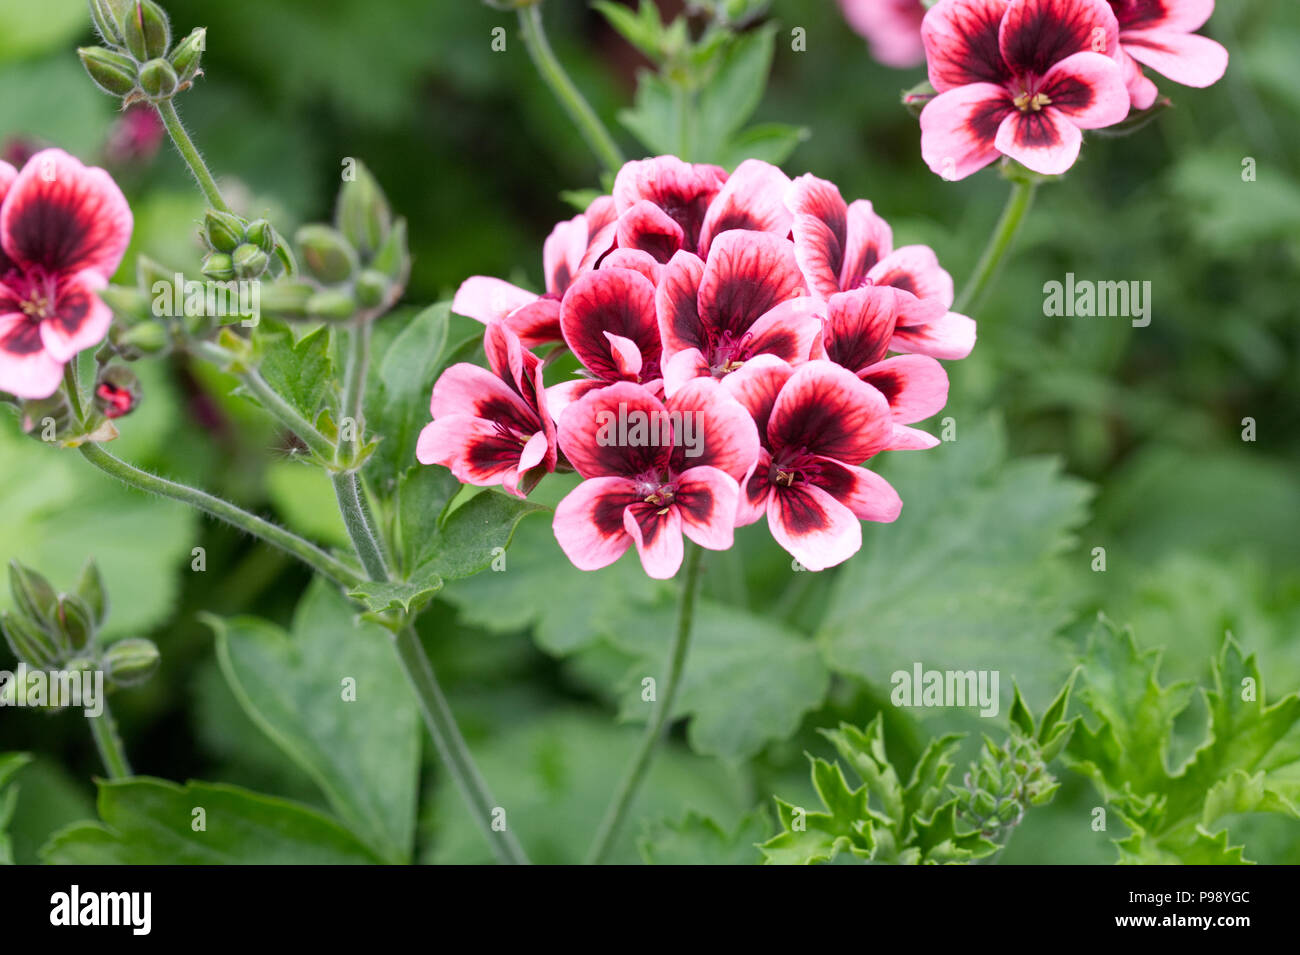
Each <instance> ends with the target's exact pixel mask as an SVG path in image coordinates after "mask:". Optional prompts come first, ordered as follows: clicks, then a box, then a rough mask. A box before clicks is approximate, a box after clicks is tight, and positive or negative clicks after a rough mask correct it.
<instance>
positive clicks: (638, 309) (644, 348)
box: [560, 268, 662, 381]
mask: <svg viewBox="0 0 1300 955" xmlns="http://www.w3.org/2000/svg"><path fill="white" fill-rule="evenodd" d="M560 327H561V329H562V330H563V331H564V340H565V342H567V343H568V345H569V348H571V349H572V350H573V353H574V354H575V355H577V356H578V360H579V361H581V362H582V364H583V365H584V367H586V369H587V370H588V371H590V372H591V373H592V374H593V375H595V376H596V377H597V378H602V379H604V380H605V381H618V380H619V379H621V378H622V377H623V375H622V374H621V373H620V371H619V367H618V363H617V362H616V361H615V360H614V357H613V354H612V352H611V347H610V343H609V339H608V338H606V337H605V333H606V332H610V333H611V334H614V335H619V336H621V337H623V338H627V339H630V340H631V341H633V342H634V343H635V344H636V346H637V348H639V349H640V351H641V360H642V368H643V369H646V370H647V371H649V370H652V369H657V368H658V365H659V359H660V357H661V354H660V353H661V350H662V348H661V345H660V339H659V323H658V321H657V319H656V317H655V288H654V286H653V285H651V284H650V283H649V282H648V281H647V280H646V278H645V276H643V275H642V274H641V273H640V272H634V271H632V270H631V269H615V268H610V269H598V270H596V271H595V272H588V273H587V274H585V275H583V276H581V277H580V278H579V279H578V280H577V281H576V282H574V283H573V286H572V287H571V288H570V289H569V291H568V292H566V293H565V295H564V301H563V302H562V303H561V305H560Z"/></svg>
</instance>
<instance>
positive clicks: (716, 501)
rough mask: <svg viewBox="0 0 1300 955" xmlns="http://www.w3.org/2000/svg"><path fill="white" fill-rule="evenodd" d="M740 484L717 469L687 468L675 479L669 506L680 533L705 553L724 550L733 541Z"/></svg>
mask: <svg viewBox="0 0 1300 955" xmlns="http://www.w3.org/2000/svg"><path fill="white" fill-rule="evenodd" d="M739 504H740V485H739V484H737V483H736V479H735V478H733V477H732V476H731V475H730V474H727V473H726V472H725V471H719V470H718V469H717V468H708V467H700V468H691V469H690V470H689V471H685V472H684V473H682V474H681V475H679V476H678V478H677V494H676V496H675V497H674V498H673V507H674V508H675V509H676V510H677V512H678V513H679V514H680V515H681V520H682V533H684V534H685V535H686V536H687V537H689V538H690V539H691V540H693V541H695V543H697V544H699V545H700V546H701V547H705V548H708V549H709V550H727V549H728V548H729V547H731V545H732V544H733V543H734V541H735V534H736V512H737V509H738V507H739Z"/></svg>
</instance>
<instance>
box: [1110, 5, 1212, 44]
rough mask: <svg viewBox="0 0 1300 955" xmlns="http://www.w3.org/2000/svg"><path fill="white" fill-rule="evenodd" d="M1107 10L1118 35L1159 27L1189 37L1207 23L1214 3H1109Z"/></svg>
mask: <svg viewBox="0 0 1300 955" xmlns="http://www.w3.org/2000/svg"><path fill="white" fill-rule="evenodd" d="M1111 7H1112V8H1113V9H1114V11H1115V17H1116V18H1117V19H1118V20H1119V28H1120V31H1121V32H1123V31H1125V30H1150V29H1155V28H1157V27H1159V28H1162V29H1166V30H1173V31H1175V32H1178V33H1191V32H1192V31H1193V30H1199V29H1200V28H1201V27H1203V26H1205V21H1206V20H1208V19H1210V15H1211V14H1212V13H1214V0H1112V2H1111ZM1121 39H1122V37H1121Z"/></svg>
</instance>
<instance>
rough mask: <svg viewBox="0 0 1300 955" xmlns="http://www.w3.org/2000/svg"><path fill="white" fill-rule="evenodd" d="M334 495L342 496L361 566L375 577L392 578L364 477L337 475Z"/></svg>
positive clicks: (346, 522) (345, 521) (352, 473)
mask: <svg viewBox="0 0 1300 955" xmlns="http://www.w3.org/2000/svg"><path fill="white" fill-rule="evenodd" d="M333 480H334V496H335V497H336V498H338V502H339V513H340V514H342V515H343V525H344V526H345V527H346V528H347V530H348V537H350V538H351V539H352V546H353V547H355V548H356V551H357V556H358V557H359V558H361V566H362V567H364V568H365V569H366V573H367V574H368V575H369V576H370V579H371V580H374V581H377V582H380V583H382V582H383V581H386V580H388V579H389V577H388V564H387V563H386V562H385V560H384V548H383V545H382V544H381V543H380V538H379V533H378V531H376V530H375V526H374V522H373V521H372V520H371V517H370V509H369V508H368V507H367V506H366V503H365V491H363V490H362V488H361V476H360V475H358V474H357V473H356V472H355V471H349V472H342V473H339V474H335V475H334V478H333Z"/></svg>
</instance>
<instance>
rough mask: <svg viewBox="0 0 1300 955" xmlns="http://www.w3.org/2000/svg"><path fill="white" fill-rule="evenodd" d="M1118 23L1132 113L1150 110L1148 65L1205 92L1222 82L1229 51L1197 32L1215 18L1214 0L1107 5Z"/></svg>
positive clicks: (1113, 1) (1134, 0) (1114, 0)
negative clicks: (1146, 74) (1144, 71)
mask: <svg viewBox="0 0 1300 955" xmlns="http://www.w3.org/2000/svg"><path fill="white" fill-rule="evenodd" d="M1109 2H1110V6H1111V9H1112V10H1114V11H1115V17H1116V19H1117V20H1118V21H1119V45H1120V50H1121V52H1120V62H1121V65H1122V66H1123V67H1124V75H1125V79H1126V81H1127V83H1128V91H1129V95H1130V96H1131V97H1132V99H1133V108H1134V109H1149V108H1150V106H1151V104H1153V103H1154V102H1155V101H1156V84H1155V83H1152V82H1151V80H1149V79H1147V77H1146V76H1145V74H1143V72H1142V66H1143V65H1145V66H1149V67H1151V69H1153V70H1155V71H1156V72H1157V73H1159V74H1161V75H1162V76H1167V77H1169V79H1171V80H1173V81H1174V82H1175V83H1181V84H1182V85H1183V86H1196V87H1206V86H1210V85H1212V84H1214V83H1217V82H1219V80H1221V79H1223V74H1224V73H1225V72H1227V69H1228V51H1227V50H1225V49H1224V48H1223V47H1222V46H1220V45H1219V44H1218V43H1215V42H1214V41H1213V40H1211V39H1210V38H1209V37H1203V36H1198V35H1197V34H1196V31H1197V30H1199V29H1200V28H1201V27H1203V26H1205V21H1206V20H1208V19H1210V15H1211V14H1212V13H1214V0H1109Z"/></svg>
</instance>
